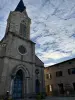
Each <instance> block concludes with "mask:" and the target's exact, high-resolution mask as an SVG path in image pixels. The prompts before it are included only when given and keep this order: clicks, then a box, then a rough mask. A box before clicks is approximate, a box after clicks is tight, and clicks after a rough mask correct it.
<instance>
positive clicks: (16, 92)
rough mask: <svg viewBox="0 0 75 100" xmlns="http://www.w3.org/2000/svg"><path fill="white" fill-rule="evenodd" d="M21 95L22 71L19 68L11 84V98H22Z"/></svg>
mask: <svg viewBox="0 0 75 100" xmlns="http://www.w3.org/2000/svg"><path fill="white" fill-rule="evenodd" d="M22 95H23V72H22V70H19V71H18V72H17V73H16V76H15V79H14V85H13V98H14V99H16V98H22Z"/></svg>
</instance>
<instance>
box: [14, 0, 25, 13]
mask: <svg viewBox="0 0 75 100" xmlns="http://www.w3.org/2000/svg"><path fill="white" fill-rule="evenodd" d="M25 9H26V7H25V6H24V3H23V1H22V0H20V2H19V3H18V5H17V7H16V9H15V11H20V12H23V11H24V10H25Z"/></svg>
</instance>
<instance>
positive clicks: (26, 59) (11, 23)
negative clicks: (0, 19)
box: [0, 0, 45, 98]
mask: <svg viewBox="0 0 75 100" xmlns="http://www.w3.org/2000/svg"><path fill="white" fill-rule="evenodd" d="M30 24H31V19H30V18H29V17H28V15H27V12H26V7H25V6H24V3H23V1H22V0H20V2H19V4H18V5H17V7H16V9H15V10H14V11H11V12H10V14H9V17H8V19H7V28H6V32H5V36H4V37H3V39H2V40H1V41H0V95H4V94H6V92H7V91H9V94H10V96H11V97H12V98H24V97H25V96H30V95H32V94H36V93H39V92H45V84H44V63H43V62H42V61H41V60H40V59H39V58H38V57H37V56H36V55H35V43H34V42H32V41H31V40H30Z"/></svg>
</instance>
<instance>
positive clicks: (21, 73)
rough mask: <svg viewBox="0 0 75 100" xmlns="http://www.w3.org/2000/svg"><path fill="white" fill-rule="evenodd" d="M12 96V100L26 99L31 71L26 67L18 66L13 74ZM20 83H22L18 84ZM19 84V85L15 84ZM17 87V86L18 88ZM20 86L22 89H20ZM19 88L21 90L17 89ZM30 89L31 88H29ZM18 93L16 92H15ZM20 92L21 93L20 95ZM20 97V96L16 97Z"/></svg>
mask: <svg viewBox="0 0 75 100" xmlns="http://www.w3.org/2000/svg"><path fill="white" fill-rule="evenodd" d="M11 73H12V74H11V85H10V95H11V97H12V98H15V99H16V98H24V97H25V95H26V94H27V83H28V81H27V79H28V78H30V73H29V70H28V69H27V68H26V67H25V66H24V65H18V66H16V67H15V68H14V69H13V70H12V72H11ZM18 82H20V83H18ZM15 83H17V84H15ZM16 85H17V86H16ZM19 86H20V87H19ZM15 87H16V88H17V87H19V88H20V89H19V90H18V89H16V88H15ZM28 88H29V87H28ZM14 91H16V92H14ZM19 92H20V93H19ZM14 95H15V96H14ZM16 95H18V96H16Z"/></svg>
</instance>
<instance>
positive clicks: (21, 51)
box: [18, 45, 27, 55]
mask: <svg viewBox="0 0 75 100" xmlns="http://www.w3.org/2000/svg"><path fill="white" fill-rule="evenodd" d="M18 50H19V52H20V54H22V55H24V54H25V53H26V52H27V50H26V48H25V47H24V46H23V45H20V46H19V48H18Z"/></svg>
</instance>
